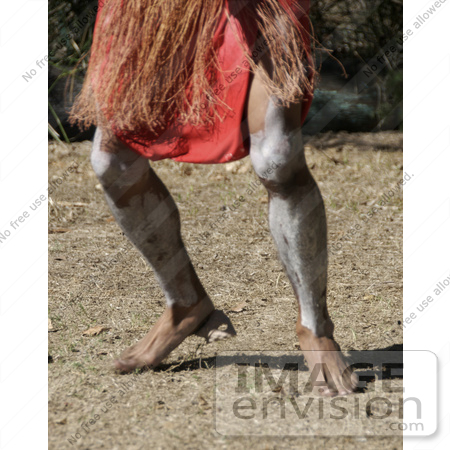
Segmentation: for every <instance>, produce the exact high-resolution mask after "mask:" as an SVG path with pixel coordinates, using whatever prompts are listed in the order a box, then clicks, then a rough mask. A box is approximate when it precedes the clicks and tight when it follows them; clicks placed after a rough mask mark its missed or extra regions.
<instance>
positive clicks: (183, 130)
mask: <svg viewBox="0 0 450 450" xmlns="http://www.w3.org/2000/svg"><path fill="white" fill-rule="evenodd" d="M280 1H282V0H280ZM292 2H293V0H284V3H286V7H285V8H289V9H290V11H289V12H290V13H291V14H292V13H294V14H295V15H296V16H297V19H298V20H299V22H300V23H301V25H302V27H303V29H304V32H303V30H302V35H303V37H304V43H305V48H306V49H307V51H308V52H309V51H310V39H309V34H308V32H309V20H308V15H307V14H308V13H309V0H301V1H300V2H299V4H300V5H301V8H302V9H303V11H305V12H306V14H305V12H303V11H300V10H297V9H296V8H294V7H293V6H292ZM100 3H101V2H100ZM226 8H227V9H228V8H229V5H228V2H227V6H226ZM289 12H288V13H289ZM247 27H248V25H247ZM240 38H242V39H240ZM256 38H257V26H256V24H255V29H253V30H248V29H246V30H243V29H242V24H241V22H240V21H239V19H238V18H237V17H236V16H235V15H231V14H229V15H228V14H227V11H226V10H224V12H223V14H222V16H221V18H220V21H219V23H218V26H217V30H216V33H215V35H214V39H215V41H216V42H217V47H216V48H217V49H218V50H217V56H218V61H219V65H220V69H221V70H220V71H219V72H218V74H217V77H216V82H215V84H214V87H215V89H216V91H215V93H216V95H220V97H221V98H223V100H224V102H225V103H226V105H228V108H227V109H226V112H225V114H224V117H222V120H221V119H219V118H217V119H216V120H215V123H214V125H212V126H207V127H206V126H193V125H180V124H177V123H174V124H172V125H170V126H168V127H166V128H165V130H164V131H162V132H160V133H158V134H155V132H151V131H150V130H149V131H148V132H143V133H141V134H140V135H139V136H133V135H129V134H126V133H125V132H121V131H120V130H115V134H116V136H117V137H118V138H119V139H120V140H121V141H122V142H123V143H124V144H126V145H127V146H128V147H129V148H130V149H132V150H134V151H135V152H137V153H138V154H139V155H142V156H144V157H145V158H148V159H150V160H152V161H158V160H162V159H166V158H170V159H173V160H175V161H181V162H189V163H199V164H218V163H226V162H230V161H236V160H238V159H241V158H244V157H245V156H247V155H248V154H249V149H250V136H249V130H248V125H247V120H246V106H247V101H248V94H249V90H250V85H251V82H252V77H253V74H252V72H251V71H250V70H249V68H250V65H249V63H248V62H247V55H248V54H250V53H252V57H253V58H256V59H257V58H258V56H259V55H262V54H263V53H265V52H266V51H268V50H269V51H270V42H268V41H261V42H260V40H258V42H257V41H256ZM238 39H239V40H240V42H238ZM242 44H244V45H242ZM311 102H312V94H306V95H305V96H304V98H303V103H302V118H301V120H302V123H303V122H304V120H305V118H306V115H307V113H308V110H309V108H310V106H311Z"/></svg>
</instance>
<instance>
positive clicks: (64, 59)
mask: <svg viewBox="0 0 450 450" xmlns="http://www.w3.org/2000/svg"><path fill="white" fill-rule="evenodd" d="M96 6H97V1H96V0H94V1H92V0H72V1H70V2H69V1H65V0H49V52H50V62H51V66H50V73H49V122H50V124H51V127H50V131H51V134H52V136H53V137H56V138H60V137H61V138H62V137H64V138H67V139H66V140H68V139H69V138H68V137H67V135H69V136H70V137H71V138H77V139H79V138H86V137H88V136H89V135H86V134H84V135H81V136H80V135H79V134H78V133H77V132H76V133H75V132H74V131H73V130H72V131H70V130H68V129H70V127H69V126H68V124H67V109H68V107H69V106H70V103H71V98H73V95H74V94H75V93H76V92H77V91H78V90H79V88H80V85H81V83H82V80H83V76H84V73H85V71H86V68H87V64H88V58H89V48H90V45H91V42H92V35H93V27H94V20H95V7H96ZM402 11H403V6H402V1H401V0H312V1H311V21H312V24H313V26H314V33H315V36H316V39H317V45H316V49H317V54H318V62H319V63H321V64H322V71H321V73H322V81H321V84H319V89H321V90H322V92H331V94H324V95H325V97H324V99H325V100H321V98H322V97H321V95H320V93H319V95H318V96H317V101H316V103H317V104H320V102H321V101H325V102H329V101H330V98H331V100H332V101H336V102H337V103H340V104H344V105H347V104H348V105H347V106H348V108H350V109H351V110H353V111H356V112H357V114H359V116H361V117H360V119H361V120H356V122H355V123H354V124H353V125H352V124H351V123H350V125H343V124H339V123H337V122H335V123H334V125H333V126H334V127H335V128H336V127H338V128H339V127H341V128H342V127H344V129H345V127H347V129H349V130H350V131H355V130H353V129H352V126H353V127H356V128H357V129H364V128H367V129H373V124H374V123H375V122H376V124H386V123H387V122H389V120H387V118H388V117H390V115H391V114H392V111H393V110H394V109H395V108H396V107H397V109H398V105H399V103H401V99H402V81H403V78H402V48H401V47H402V46H401V44H400V43H401V36H402ZM392 42H395V46H396V49H397V51H396V52H394V53H391V54H390V55H389V56H388V57H387V58H386V59H385V61H384V63H383V65H384V67H383V69H382V70H381V71H380V72H379V73H378V75H377V76H376V77H375V78H374V79H373V80H371V82H370V89H369V90H368V91H366V92H362V90H361V88H360V83H359V82H358V81H356V82H355V83H356V84H354V83H353V84H352V83H350V82H349V81H348V80H349V79H350V80H351V79H352V77H353V78H357V77H355V75H357V74H358V72H361V70H362V69H363V68H364V66H365V65H366V64H367V63H368V62H369V61H370V60H371V59H372V58H373V57H374V56H376V55H377V54H379V53H380V51H381V50H382V49H383V48H388V47H389V46H390V45H391V43H392ZM326 50H329V51H330V52H327V51H326ZM330 53H331V55H332V57H330ZM336 59H337V60H339V61H340V62H341V63H342V65H343V66H344V67H345V71H346V72H347V74H348V77H347V78H345V77H343V71H342V67H340V66H339V64H337V61H336ZM344 80H345V81H344ZM349 89H350V90H353V91H355V89H356V91H357V92H356V93H357V94H359V98H360V101H361V102H362V103H363V105H362V106H363V107H362V108H361V107H360V106H361V105H355V99H354V98H353V97H352V98H349V97H348V95H350V94H351V93H350V92H349ZM339 91H342V92H343V95H344V97H343V98H342V99H341V97H340V94H339V93H338V92H339ZM333 93H336V98H335V97H333V95H334V94H333ZM330 95H331V97H330ZM366 103H367V105H369V107H370V108H371V110H373V113H370V114H369V115H368V116H367V118H365V117H363V116H364V114H365V113H364V111H365V110H366V109H367V108H365V106H366ZM347 106H345V108H346V107H347ZM344 112H345V111H344ZM344 116H345V114H344ZM350 116H351V114H350ZM369 116H370V118H369ZM397 116H398V112H397V115H396V119H395V120H394V122H393V123H394V125H392V126H391V128H398V127H399V126H401V125H399V124H398V123H397V122H399V120H398V117H397ZM361 121H362V122H361ZM353 122H354V120H353ZM364 122H367V126H366V127H365V126H364ZM369 122H370V123H369ZM400 122H401V121H400ZM333 126H332V127H331V129H332V128H333ZM379 126H380V127H381V126H382V125H379ZM66 132H67V134H66Z"/></svg>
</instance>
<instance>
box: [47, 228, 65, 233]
mask: <svg viewBox="0 0 450 450" xmlns="http://www.w3.org/2000/svg"><path fill="white" fill-rule="evenodd" d="M69 231H70V229H69V228H50V229H49V230H48V233H49V234H57V233H68V232H69Z"/></svg>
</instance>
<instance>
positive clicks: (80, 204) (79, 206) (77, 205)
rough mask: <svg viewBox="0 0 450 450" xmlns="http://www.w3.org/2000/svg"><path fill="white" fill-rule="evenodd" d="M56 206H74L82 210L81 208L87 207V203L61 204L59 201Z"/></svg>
mask: <svg viewBox="0 0 450 450" xmlns="http://www.w3.org/2000/svg"><path fill="white" fill-rule="evenodd" d="M58 205H60V206H76V207H78V208H82V207H83V206H89V203H82V202H62V201H59V202H58Z"/></svg>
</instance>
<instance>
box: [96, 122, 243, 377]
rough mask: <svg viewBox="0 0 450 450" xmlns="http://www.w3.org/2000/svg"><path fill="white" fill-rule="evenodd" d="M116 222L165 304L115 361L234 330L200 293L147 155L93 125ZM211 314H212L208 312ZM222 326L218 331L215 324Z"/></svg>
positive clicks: (151, 357) (149, 359) (148, 362)
mask: <svg viewBox="0 0 450 450" xmlns="http://www.w3.org/2000/svg"><path fill="white" fill-rule="evenodd" d="M91 163H92V167H93V169H94V171H95V173H96V175H97V177H98V179H99V180H100V182H101V184H102V186H103V188H104V191H105V196H106V200H107V202H108V205H109V207H110V208H111V212H112V213H113V215H114V217H115V219H116V221H117V222H118V224H119V225H120V227H121V228H122V230H123V231H124V233H125V235H126V236H127V237H128V239H130V241H131V242H132V243H133V244H134V246H135V247H136V248H137V249H138V250H139V251H140V252H141V253H142V255H143V256H144V258H145V259H146V260H147V261H148V263H149V264H150V265H151V267H152V268H153V270H154V271H155V275H156V277H157V279H158V282H159V284H160V286H161V288H162V289H163V291H164V294H165V297H166V301H167V308H166V310H165V312H164V314H163V315H162V316H161V318H160V319H159V320H158V322H157V323H156V325H155V326H154V328H153V329H152V330H151V331H150V332H149V333H148V334H147V335H146V336H145V337H144V338H143V339H142V340H141V341H139V342H138V343H137V344H136V345H134V346H132V347H130V348H129V349H127V350H126V351H125V352H124V353H123V354H122V355H121V357H120V359H119V360H118V361H116V363H115V365H116V368H117V369H119V370H122V371H130V370H133V369H134V368H137V367H144V366H148V367H155V366H157V365H158V364H159V363H160V362H161V361H162V360H163V359H164V358H165V357H166V356H167V355H168V354H169V353H170V352H171V351H172V350H173V349H174V348H175V347H177V346H178V345H179V344H180V343H181V342H182V341H183V340H184V339H185V338H186V337H187V336H189V335H190V334H192V333H194V332H196V331H197V330H198V329H199V328H200V327H201V325H202V324H203V322H205V321H206V319H207V318H208V316H211V317H210V319H209V320H208V321H207V322H206V325H205V326H204V327H203V328H202V329H201V330H200V331H199V333H198V334H200V335H201V336H203V337H205V338H207V340H215V339H220V338H224V337H228V336H230V335H233V334H235V333H234V329H233V327H232V325H231V323H230V322H229V320H227V318H226V316H225V315H224V314H223V313H222V314H220V313H219V312H215V313H213V311H214V306H213V304H212V302H211V300H210V298H209V297H208V295H207V294H206V292H205V289H204V288H203V286H202V284H201V282H200V280H199V279H198V277H197V274H196V273H195V270H194V267H193V266H192V263H191V261H190V259H189V256H188V254H187V252H186V249H185V247H184V244H183V241H182V239H181V232H180V216H179V212H178V208H177V206H176V204H175V202H174V200H173V198H172V196H171V195H170V193H169V191H168V190H167V188H166V187H165V185H164V184H163V183H162V181H161V180H160V179H159V178H158V176H157V175H156V174H155V172H154V171H153V170H152V169H151V167H150V165H149V163H148V160H147V159H145V158H143V157H141V156H139V155H138V154H137V153H135V152H133V151H132V150H130V149H129V148H128V147H126V146H125V145H124V144H123V143H122V142H120V141H119V140H118V139H117V138H116V137H115V136H114V134H113V133H111V131H109V130H107V129H97V132H96V135H95V139H94V145H93V149H92V154H91ZM212 313H213V314H212ZM223 324H225V325H227V327H228V328H227V330H226V331H220V330H219V329H218V328H219V326H220V325H223Z"/></svg>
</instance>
